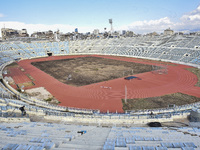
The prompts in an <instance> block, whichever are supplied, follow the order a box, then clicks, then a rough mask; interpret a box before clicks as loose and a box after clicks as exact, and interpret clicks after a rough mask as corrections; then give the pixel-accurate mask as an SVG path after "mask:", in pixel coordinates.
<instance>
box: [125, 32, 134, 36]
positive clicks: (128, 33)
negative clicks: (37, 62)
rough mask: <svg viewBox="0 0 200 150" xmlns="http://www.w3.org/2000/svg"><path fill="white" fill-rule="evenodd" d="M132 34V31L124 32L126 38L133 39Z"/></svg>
mask: <svg viewBox="0 0 200 150" xmlns="http://www.w3.org/2000/svg"><path fill="white" fill-rule="evenodd" d="M133 36H134V32H133V31H126V37H133Z"/></svg>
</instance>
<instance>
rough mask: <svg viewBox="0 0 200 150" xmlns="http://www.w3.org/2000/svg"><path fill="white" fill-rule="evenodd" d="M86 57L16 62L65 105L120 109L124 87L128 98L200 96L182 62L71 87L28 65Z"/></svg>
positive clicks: (138, 60)
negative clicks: (158, 70)
mask: <svg viewBox="0 0 200 150" xmlns="http://www.w3.org/2000/svg"><path fill="white" fill-rule="evenodd" d="M85 56H86V55H85ZM85 56H83V55H82V56H59V57H54V56H53V57H48V58H40V59H31V60H23V61H20V62H18V64H19V65H20V67H22V68H24V69H25V72H24V73H25V74H30V75H31V76H32V77H33V78H34V79H35V81H34V83H35V86H34V87H32V88H35V87H45V88H46V89H47V90H48V91H49V92H50V93H51V94H52V95H53V96H54V97H55V98H57V99H58V100H59V101H60V102H61V103H60V105H63V106H68V107H77V108H87V109H99V110H100V111H101V112H106V111H107V110H109V111H110V112H116V111H117V112H123V109H122V102H121V99H122V98H124V97H125V86H126V87H127V98H146V97H156V96H162V95H166V94H172V93H176V92H181V93H185V94H189V95H193V96H196V97H200V92H199V91H200V87H195V84H196V82H197V80H198V79H197V77H196V75H195V74H193V73H191V72H189V71H187V70H185V69H184V68H189V66H185V65H177V64H176V65H168V73H167V74H154V73H152V72H147V73H141V74H137V75H135V76H137V77H139V78H141V79H142V80H136V79H134V80H131V81H127V80H124V78H118V79H114V80H110V81H106V82H100V83H96V84H91V85H86V86H81V87H73V86H69V85H66V84H63V83H61V82H59V81H58V80H56V79H54V78H53V77H51V76H50V75H48V74H46V73H45V72H43V71H41V70H39V69H37V68H36V67H34V66H32V65H31V62H35V61H47V60H56V59H67V58H75V57H85ZM95 57H104V58H109V59H116V60H123V61H130V62H137V63H143V64H149V65H159V63H158V62H156V61H155V62H147V61H141V59H135V58H126V57H115V56H96V55H95ZM168 64H169V63H168ZM18 78H20V76H18ZM102 87H111V88H102Z"/></svg>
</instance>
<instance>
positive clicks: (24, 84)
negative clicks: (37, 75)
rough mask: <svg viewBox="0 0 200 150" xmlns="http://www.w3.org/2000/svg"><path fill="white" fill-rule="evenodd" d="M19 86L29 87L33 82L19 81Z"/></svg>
mask: <svg viewBox="0 0 200 150" xmlns="http://www.w3.org/2000/svg"><path fill="white" fill-rule="evenodd" d="M18 86H19V87H22V86H24V87H29V86H33V82H24V83H19V84H18Z"/></svg>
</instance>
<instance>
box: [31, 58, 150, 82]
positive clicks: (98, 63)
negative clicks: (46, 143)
mask: <svg viewBox="0 0 200 150" xmlns="http://www.w3.org/2000/svg"><path fill="white" fill-rule="evenodd" d="M32 65H34V66H36V67H37V68H39V69H40V70H42V71H44V72H46V73H47V74H49V75H51V76H53V77H54V78H56V79H57V80H59V81H60V82H63V83H65V84H68V85H73V86H83V85H88V84H93V83H97V82H102V81H108V80H112V79H116V78H121V77H124V76H129V75H133V74H138V73H143V72H149V71H152V66H151V65H145V64H140V63H133V62H126V61H120V60H113V59H106V58H99V57H79V58H72V59H62V60H53V61H45V62H33V63H32ZM69 77H70V78H69Z"/></svg>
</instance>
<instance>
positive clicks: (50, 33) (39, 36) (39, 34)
mask: <svg viewBox="0 0 200 150" xmlns="http://www.w3.org/2000/svg"><path fill="white" fill-rule="evenodd" d="M31 37H34V38H37V39H47V40H54V38H55V36H54V33H53V31H51V30H49V31H43V32H34V33H33V34H31Z"/></svg>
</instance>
